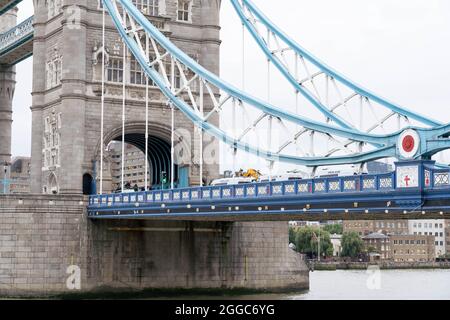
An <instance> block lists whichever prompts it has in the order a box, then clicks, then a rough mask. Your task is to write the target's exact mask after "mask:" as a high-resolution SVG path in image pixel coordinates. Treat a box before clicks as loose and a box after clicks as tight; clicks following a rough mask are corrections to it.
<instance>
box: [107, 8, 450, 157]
mask: <svg viewBox="0 0 450 320" xmlns="http://www.w3.org/2000/svg"><path fill="white" fill-rule="evenodd" d="M116 2H118V3H120V4H121V5H122V6H123V7H124V8H125V9H126V11H127V12H128V15H129V16H130V17H131V18H132V19H134V20H135V22H136V24H137V25H139V28H142V29H143V30H144V31H145V32H146V33H147V34H148V35H149V36H150V37H151V38H152V39H154V40H155V41H156V42H158V44H159V45H161V46H162V47H163V48H164V49H165V50H167V52H169V53H170V55H171V56H172V57H173V58H174V59H177V60H178V61H180V62H181V63H183V64H184V65H185V66H187V67H188V68H190V69H191V70H193V71H194V72H195V73H196V74H197V75H198V76H199V77H200V78H202V79H205V80H206V81H208V82H210V83H211V84H213V85H215V86H216V87H218V88H220V89H221V90H223V91H225V92H227V93H228V94H230V96H232V97H234V98H235V99H238V100H240V101H245V102H246V103H249V104H251V105H253V106H255V107H256V108H258V109H259V110H261V111H263V112H265V113H267V114H270V115H272V116H274V117H279V118H282V119H286V120H288V121H290V122H292V123H295V124H298V125H301V126H303V127H305V128H309V129H311V130H314V131H317V132H323V133H328V134H331V135H335V136H339V137H343V138H348V139H352V140H356V141H363V142H368V143H374V144H379V145H381V147H378V148H376V149H375V150H372V151H368V152H361V153H355V154H352V155H344V156H336V157H298V156H291V155H284V154H276V153H273V152H269V151H266V150H261V149H259V148H256V147H254V146H252V145H249V144H246V143H243V142H242V141H238V140H236V139H234V138H231V137H230V136H228V135H227V134H226V133H225V132H224V131H222V130H221V129H219V128H217V127H216V126H214V125H212V124H211V123H209V122H207V121H205V119H204V118H203V117H201V116H200V115H199V114H198V113H197V112H195V110H193V109H192V107H191V106H189V105H188V104H187V103H186V102H185V101H184V100H182V99H180V98H179V97H177V96H176V95H175V94H174V93H173V92H172V90H171V89H170V88H169V86H168V84H167V82H165V81H164V79H163V78H162V77H161V75H160V74H159V73H158V72H157V71H156V70H155V69H154V68H153V66H152V64H151V63H150V62H149V61H148V58H147V57H146V55H145V53H144V52H143V49H142V46H140V45H139V44H138V43H137V42H136V40H135V38H134V37H133V35H132V34H130V33H129V31H130V30H128V29H127V28H125V27H124V26H123V25H122V21H121V16H120V14H118V11H116V10H115V7H114V5H113V2H112V1H111V0H104V3H105V7H106V8H107V10H108V12H109V14H110V15H111V17H112V19H113V22H114V24H115V26H116V27H117V29H118V31H119V33H120V35H121V37H122V39H123V40H124V42H125V43H126V45H127V47H128V49H129V50H130V51H131V52H132V54H133V55H134V56H135V58H136V59H137V61H138V62H139V64H140V65H141V67H142V68H143V70H144V72H145V73H146V75H147V76H148V77H149V78H151V79H152V80H153V81H154V83H155V84H156V85H157V86H158V87H159V89H160V90H161V91H162V93H163V94H164V95H165V96H166V97H167V98H168V100H169V101H170V102H171V103H173V104H174V105H175V106H176V107H177V108H178V109H180V110H181V111H182V112H183V113H184V114H185V115H186V116H187V117H188V118H189V119H190V120H191V121H192V122H193V123H195V124H196V125H197V126H198V127H200V128H202V129H203V130H204V131H205V132H207V133H209V134H211V135H212V136H215V137H216V138H218V139H219V140H221V141H223V142H225V143H226V144H228V145H231V146H233V147H235V148H238V149H241V150H244V151H246V152H249V153H252V154H255V155H258V156H261V157H263V158H266V159H268V160H270V161H281V162H288V163H295V164H298V165H305V166H321V165H337V164H348V163H361V162H367V161H371V160H376V159H380V158H387V157H397V158H401V157H400V156H399V153H398V150H397V141H398V138H399V137H400V135H401V133H402V132H403V131H399V132H396V133H393V134H389V135H375V134H369V133H362V132H359V131H357V130H354V129H347V128H339V127H335V126H332V125H329V124H324V123H320V122H317V121H313V120H309V119H305V118H303V117H300V116H298V115H296V114H293V113H290V112H288V111H286V110H283V109H280V108H277V107H275V106H273V105H270V104H268V103H265V102H263V101H261V100H259V99H257V98H254V97H252V96H250V95H248V94H247V93H245V92H243V91H241V90H239V89H237V88H235V87H233V86H231V85H230V84H228V83H226V82H225V81H223V80H221V79H220V78H219V77H217V76H216V75H214V74H213V73H211V72H209V71H208V70H206V69H204V68H203V67H202V66H200V65H199V64H198V63H196V62H195V61H194V60H193V59H191V58H190V57H189V56H188V55H186V54H185V53H184V52H183V51H181V50H180V49H179V48H177V47H176V46H175V45H174V44H173V43H172V42H170V41H169V40H168V39H167V38H166V37H165V36H164V35H163V34H162V33H161V32H160V31H159V30H158V29H157V28H156V27H155V26H153V25H152V23H151V22H150V21H149V20H148V19H147V18H146V17H145V16H144V15H143V14H142V13H141V12H140V11H139V10H138V9H137V8H136V7H135V6H134V5H133V4H132V2H131V1H128V0H117V1H116ZM415 130H416V131H417V132H418V134H419V135H420V138H421V145H420V148H419V150H418V152H417V153H416V155H415V156H414V158H421V157H423V156H426V157H428V156H430V155H432V154H434V153H436V152H439V151H440V150H442V149H443V148H444V149H446V148H448V141H447V140H446V138H445V135H446V134H447V133H448V132H449V126H448V125H444V126H440V127H437V128H432V129H422V128H415ZM428 141H430V143H428Z"/></svg>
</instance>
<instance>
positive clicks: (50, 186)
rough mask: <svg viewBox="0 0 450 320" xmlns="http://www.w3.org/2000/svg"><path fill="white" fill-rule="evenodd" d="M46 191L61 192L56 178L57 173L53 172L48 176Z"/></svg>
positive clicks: (50, 192)
mask: <svg viewBox="0 0 450 320" xmlns="http://www.w3.org/2000/svg"><path fill="white" fill-rule="evenodd" d="M44 191H46V192H47V193H49V194H58V193H59V187H58V180H57V179H56V175H55V174H54V173H53V172H52V173H51V174H50V175H49V177H48V183H47V186H46V187H45V188H44Z"/></svg>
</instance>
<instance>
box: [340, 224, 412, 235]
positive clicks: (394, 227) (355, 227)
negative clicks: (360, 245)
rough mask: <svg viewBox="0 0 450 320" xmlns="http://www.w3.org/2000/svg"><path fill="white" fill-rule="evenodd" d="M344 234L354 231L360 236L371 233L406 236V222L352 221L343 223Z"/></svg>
mask: <svg viewBox="0 0 450 320" xmlns="http://www.w3.org/2000/svg"><path fill="white" fill-rule="evenodd" d="M343 229H344V232H347V231H354V232H356V233H358V234H359V235H360V236H366V235H369V234H371V233H382V234H385V235H387V234H408V221H407V220H374V221H369V220H354V221H349V220H345V221H343Z"/></svg>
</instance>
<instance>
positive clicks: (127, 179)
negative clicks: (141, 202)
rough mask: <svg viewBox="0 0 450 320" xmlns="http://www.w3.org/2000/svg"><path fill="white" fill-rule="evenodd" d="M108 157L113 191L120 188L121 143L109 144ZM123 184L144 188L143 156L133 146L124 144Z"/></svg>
mask: <svg viewBox="0 0 450 320" xmlns="http://www.w3.org/2000/svg"><path fill="white" fill-rule="evenodd" d="M109 156H110V161H111V179H112V187H113V189H117V188H120V186H121V180H122V143H120V142H115V141H114V142H111V143H110V144H109ZM124 160H125V163H124V171H123V179H124V184H127V183H129V184H130V185H131V187H133V186H134V185H137V186H138V187H139V188H143V187H145V161H146V159H145V155H144V153H143V152H142V151H141V150H139V149H138V148H136V147H135V146H133V145H131V144H128V143H126V144H125V156H124ZM150 170H151V168H150V166H149V167H148V171H147V178H148V183H149V185H150V181H151V180H150Z"/></svg>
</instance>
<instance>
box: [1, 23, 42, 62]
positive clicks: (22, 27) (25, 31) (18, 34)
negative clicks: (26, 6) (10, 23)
mask: <svg viewBox="0 0 450 320" xmlns="http://www.w3.org/2000/svg"><path fill="white" fill-rule="evenodd" d="M33 22H34V16H32V17H30V18H28V19H26V20H24V21H23V22H21V23H20V24H18V25H17V26H15V27H14V28H12V29H10V30H8V31H6V32H5V33H2V34H0V56H1V55H4V54H6V53H7V52H9V51H11V50H13V49H14V48H15V47H18V46H20V45H22V44H23V43H24V42H26V41H29V40H30V39H32V38H33V34H34V28H33Z"/></svg>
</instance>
